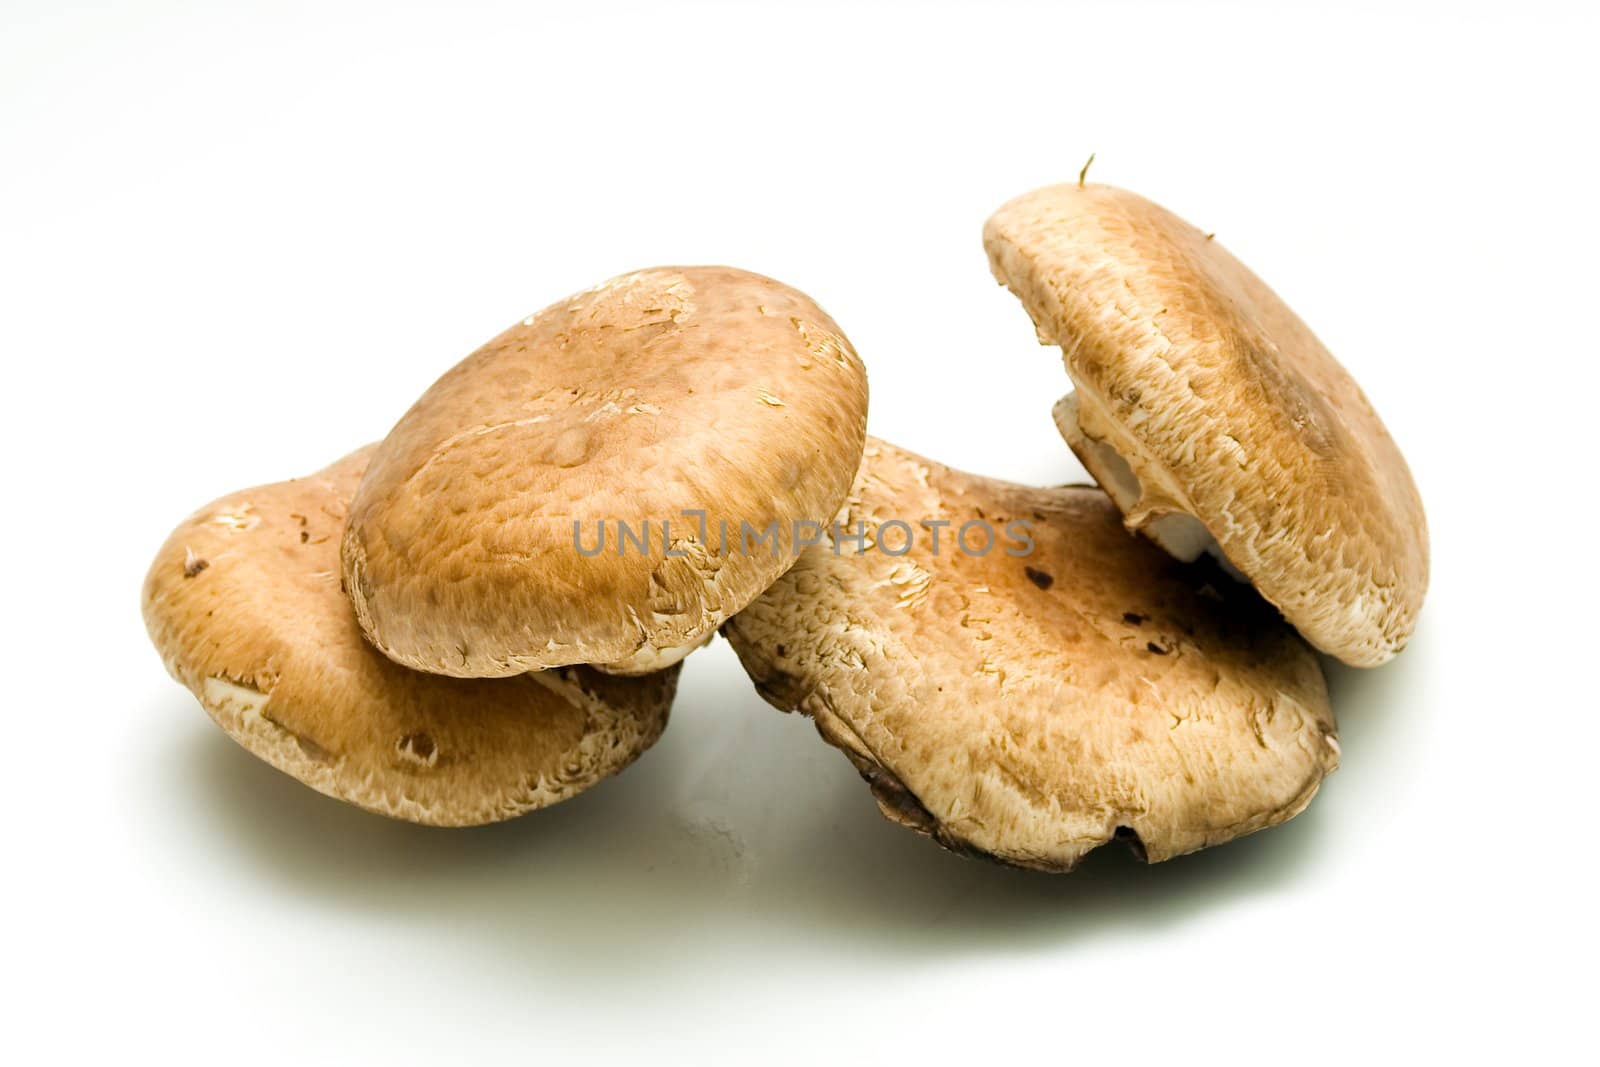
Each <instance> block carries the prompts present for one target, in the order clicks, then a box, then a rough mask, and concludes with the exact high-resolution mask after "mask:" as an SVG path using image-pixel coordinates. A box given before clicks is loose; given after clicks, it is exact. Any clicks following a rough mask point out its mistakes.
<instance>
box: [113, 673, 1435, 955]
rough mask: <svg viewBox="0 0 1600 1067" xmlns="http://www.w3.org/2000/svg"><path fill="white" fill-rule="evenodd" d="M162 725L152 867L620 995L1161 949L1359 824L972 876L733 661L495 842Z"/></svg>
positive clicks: (1365, 684)
mask: <svg viewBox="0 0 1600 1067" xmlns="http://www.w3.org/2000/svg"><path fill="white" fill-rule="evenodd" d="M1410 673H1411V672H1409V671H1406V670H1404V668H1403V666H1402V665H1401V664H1396V665H1394V666H1393V667H1390V668H1386V669H1385V670H1383V671H1378V672H1366V673H1364V674H1362V675H1360V676H1359V677H1354V676H1353V677H1349V678H1346V677H1344V676H1342V675H1340V674H1338V673H1337V672H1335V674H1334V677H1335V686H1334V688H1335V690H1336V695H1337V696H1339V699H1340V700H1341V702H1344V701H1348V702H1350V703H1353V704H1370V705H1374V706H1372V707H1365V708H1360V709H1358V710H1357V712H1356V714H1354V715H1353V716H1352V717H1351V724H1352V725H1353V726H1355V730H1354V737H1351V736H1348V735H1347V738H1346V751H1345V758H1346V763H1347V765H1348V763H1349V761H1350V760H1351V759H1352V758H1353V757H1354V755H1355V754H1356V753H1357V752H1362V751H1371V750H1372V749H1374V748H1381V747H1382V745H1383V738H1382V736H1381V732H1382V729H1383V724H1384V723H1385V722H1386V721H1392V720H1391V719H1390V716H1388V715H1385V714H1383V713H1384V712H1385V711H1387V712H1390V713H1397V712H1404V711H1405V710H1406V709H1404V708H1389V709H1384V708H1381V707H1377V706H1376V705H1380V704H1384V703H1387V702H1388V697H1387V696H1386V695H1385V694H1386V692H1387V691H1388V690H1390V689H1391V688H1393V686H1394V684H1395V682H1397V681H1403V680H1404V679H1405V677H1407V676H1409V674H1410ZM1340 711H1341V714H1343V712H1344V709H1343V708H1342V707H1341V708H1340ZM156 712H157V713H158V715H159V719H160V720H165V721H167V722H186V725H180V726H177V727H175V728H174V731H173V734H174V736H175V737H176V740H175V741H174V742H173V743H172V744H170V745H167V746H165V747H164V748H162V749H161V750H160V751H158V753H157V754H156V757H155V758H157V759H161V760H165V766H162V767H160V768H158V771H159V773H160V774H161V775H163V780H164V781H165V782H166V787H167V790H168V793H167V795H166V796H165V797H164V801H165V802H164V804H163V807H165V808H166V809H167V810H165V811H153V812H146V813H144V815H145V818H143V819H141V820H140V821H141V822H143V823H144V824H145V825H143V826H142V827H137V829H142V830H143V831H145V832H147V833H148V834H149V836H150V837H151V842H150V843H149V846H148V847H151V848H158V849H159V848H163V847H165V848H168V849H174V848H177V847H179V844H178V843H175V840H174V837H175V835H178V834H184V835H190V836H189V837H188V838H187V839H186V840H185V841H183V842H182V843H183V844H186V845H187V846H188V847H189V848H198V849H199V850H200V851H201V852H202V853H203V854H204V855H205V856H207V857H210V858H213V859H214V860H215V861H216V862H219V863H223V864H226V865H227V866H228V867H229V868H230V869H232V868H235V867H237V866H238V865H240V864H244V865H247V867H248V870H249V873H250V876H251V877H252V878H254V879H260V880H262V881H263V882H265V883H266V884H268V885H270V886H271V887H272V892H274V893H277V892H282V893H286V894H294V895H296V896H299V897H309V898H314V899H315V900H316V902H317V903H318V905H319V906H322V907H329V908H335V909H344V910H346V911H347V912H349V913H351V914H365V915H372V916H377V917H382V918H390V917H392V918H394V919H396V920H399V921H400V922H401V923H402V924H403V925H406V926H424V927H439V928H441V929H443V930H446V931H447V932H448V934H449V936H451V937H453V938H456V939H459V940H463V941H468V940H470V941H471V942H474V943H475V944H476V945H477V947H478V948H480V949H481V950H482V951H485V952H496V953H505V954H508V955H509V956H512V957H520V958H522V959H525V960H527V961H528V965H529V966H538V967H549V966H557V967H560V968H562V969H563V972H564V973H566V974H569V975H571V974H574V973H583V972H592V973H594V974H595V975H606V976H608V980H609V981H612V982H615V981H617V980H619V979H618V975H619V974H626V975H630V976H637V977H639V978H640V980H645V979H646V976H649V977H648V980H650V981H656V980H659V978H660V975H661V972H662V971H663V970H669V971H670V970H671V969H673V968H676V967H691V968H692V967H693V966H694V963H695V959H696V957H697V956H699V955H701V954H702V953H703V952H705V951H708V950H709V949H710V947H711V946H712V945H714V944H715V943H717V942H730V941H732V942H739V941H752V940H753V941H755V942H757V943H762V944H766V945H769V946H770V945H771V944H772V943H773V942H775V941H784V942H791V943H793V944H794V945H795V946H798V947H800V948H802V949H803V950H804V951H814V952H820V953H828V952H834V951H839V950H841V949H849V950H851V951H860V950H861V949H862V948H863V947H865V948H869V949H871V950H874V951H877V952H887V953H892V954H895V955H897V956H899V957H904V958H908V959H916V958H922V957H943V956H948V955H949V954H951V953H960V952H963V951H969V950H980V949H981V950H993V949H995V948H997V947H1002V948H1008V949H1011V950H1013V951H1031V950H1049V949H1055V948H1059V947H1060V946H1062V945H1063V944H1070V943H1081V942H1083V941H1085V940H1087V939H1091V938H1099V937H1113V936H1126V935H1128V934H1129V933H1130V932H1131V933H1135V934H1137V933H1140V932H1154V931H1160V930H1161V929H1163V928H1166V927H1169V926H1172V925H1174V924H1179V923H1183V922H1187V921H1190V920H1193V919H1195V918H1196V917H1199V916H1202V915H1204V914H1205V913H1206V912H1207V911H1208V910H1209V909H1213V908H1217V907H1222V906H1236V905H1237V904H1239V902H1241V901H1245V900H1248V899H1249V898H1250V897H1252V896H1254V895H1257V894H1264V893H1271V892H1273V891H1275V890H1277V889H1279V888H1282V887H1285V886H1287V885H1289V884H1292V883H1293V882H1294V881H1295V880H1296V879H1298V878H1303V877H1311V876H1313V872H1314V868H1315V867H1316V866H1317V864H1319V863H1322V862H1326V861H1327V846H1328V844H1329V838H1330V837H1337V836H1340V835H1338V834H1336V833H1335V834H1330V829H1331V828H1332V827H1334V826H1335V825H1336V822H1337V821H1338V820H1340V819H1342V818H1344V815H1345V813H1344V812H1342V811H1341V810H1340V809H1341V807H1343V806H1344V805H1343V804H1342V803H1341V801H1340V794H1343V793H1344V792H1345V791H1344V790H1340V789H1338V788H1337V784H1338V782H1339V779H1340V778H1341V777H1343V772H1342V773H1341V775H1336V776H1335V777H1334V778H1333V779H1331V780H1330V781H1329V783H1328V784H1327V786H1325V790H1324V796H1322V797H1319V798H1318V800H1317V801H1315V802H1314V803H1313V804H1312V805H1311V807H1310V809H1309V810H1308V811H1306V812H1305V813H1304V814H1302V815H1301V816H1300V817H1299V818H1297V819H1295V820H1294V821H1292V822H1290V823H1288V824H1286V825H1284V826H1281V827H1278V828H1276V829H1274V830H1271V831H1268V832H1264V833H1260V834H1256V835H1253V836H1251V837H1248V838H1245V839H1243V840H1240V841H1236V842H1233V843H1231V844H1229V845H1227V846H1225V847H1222V848H1218V849H1213V850H1209V851H1206V852H1201V853H1197V854H1195V855H1191V856H1186V857H1182V858H1180V859H1177V860H1173V861H1170V862H1168V863H1164V864H1158V865H1155V866H1146V865H1144V864H1142V863H1139V862H1138V861H1136V860H1135V859H1134V858H1133V857H1132V856H1131V855H1130V854H1129V853H1128V852H1127V851H1126V850H1124V849H1122V848H1121V847H1120V846H1112V847H1109V848H1106V849H1102V850H1100V851H1099V852H1097V853H1095V854H1094V855H1092V856H1091V857H1090V858H1089V859H1088V861H1086V862H1085V864H1084V865H1083V866H1082V867H1081V868H1080V869H1079V870H1078V871H1077V872H1075V873H1074V874H1072V875H1069V876H1052V875H1044V874H1035V873H1031V872H1026V871H1018V870H1012V869H1009V868H1004V867H1000V866H998V865H994V864H989V863H984V862H980V861H975V860H970V859H965V858H962V857H958V856H955V855H952V854H950V853H947V852H945V851H944V850H942V849H940V848H938V847H937V846H935V845H933V844H932V843H930V842H928V841H927V840H925V839H922V838H920V837H918V836H917V835H915V834H912V833H910V832H909V831H906V830H903V829H901V828H899V827H897V826H894V825H891V824H890V823H888V822H887V821H885V820H884V819H883V818H882V817H881V816H879V814H878V812H877V809H876V807H875V805H874V804H873V802H872V800H871V798H870V796H869V794H868V793H867V790H866V788H865V786H864V785H862V783H861V782H860V781H859V779H857V778H856V776H855V773H854V771H853V770H851V768H850V767H849V765H848V764H847V763H846V761H845V760H844V759H843V758H842V757H841V756H839V755H838V754H837V753H836V752H834V751H833V750H832V749H830V748H828V747H827V746H826V745H824V744H822V743H821V741H820V740H819V739H818V738H817V736H816V734H815V731H814V730H813V729H812V727H811V725H810V723H809V722H807V721H806V720H804V719H803V718H801V717H799V716H786V715H780V714H779V713H778V712H776V711H774V710H773V709H771V708H769V707H768V706H767V705H766V704H764V703H763V702H762V701H761V700H760V699H759V698H758V697H757V696H756V695H755V694H754V692H753V691H752V689H751V687H750V685H749V682H748V681H747V680H746V679H745V678H744V676H743V674H742V672H740V670H739V668H738V665H737V662H736V661H735V660H734V658H733V656H732V654H731V652H730V651H729V650H728V649H727V647H726V645H723V644H722V643H720V642H719V643H718V644H717V645H715V646H713V647H712V648H711V649H708V650H707V651H705V652H702V653H698V654H696V656H695V657H694V658H693V659H692V660H691V661H690V662H689V664H688V665H687V666H686V668H685V672H684V676H683V684H682V687H681V690H680V695H679V698H678V705H677V708H676V709H675V711H674V722H673V724H672V725H671V727H670V728H669V729H668V731H667V734H666V736H665V737H664V738H663V740H662V741H661V743H660V744H658V745H657V747H656V748H655V749H654V750H653V751H651V752H649V753H646V754H645V756H644V757H643V758H642V759H641V760H640V761H639V762H638V763H637V764H635V765H634V766H633V767H632V768H630V769H628V770H627V771H625V772H624V773H623V774H622V775H620V776H619V777H617V778H616V779H613V780H611V781H608V782H605V783H602V784H601V785H600V786H598V787H596V788H595V789H593V790H591V791H589V792H587V793H585V794H583V795H581V796H579V797H577V798H575V799H573V800H571V801H568V802H566V803H563V804H560V805H557V806H556V807H554V808H551V809H548V810H546V811H542V812H535V813H533V814H531V815H529V816H526V817H524V818H521V819H517V820H514V821H512V822H509V823H505V824H501V825H498V826H492V827H484V828H480V829H473V830H434V829H428V828H424V827H416V826H410V825H407V824H404V823H399V822H393V821H390V820H387V819H383V818H380V817H377V816H373V815H368V814H366V813H363V812H361V811H358V810H356V809H354V808H351V807H349V806H347V805H344V804H340V803H338V802H336V801H332V800H329V799H327V798H325V797H322V796H320V795H319V794H316V793H314V792H312V791H311V790H309V789H306V788H305V787H303V786H301V785H299V784H298V783H296V782H294V781H293V780H291V779H289V778H288V777H286V776H285V775H282V774H280V773H278V772H277V771H275V770H273V769H272V768H270V767H268V766H266V765H265V764H263V763H261V762H259V761H257V760H256V759H254V758H253V757H251V756H250V755H249V754H247V753H246V752H244V751H243V750H242V749H240V748H238V747H237V746H236V745H234V744H233V742H231V741H229V740H228V739H227V738H226V737H224V736H223V735H222V734H221V733H220V732H219V731H217V730H216V729H215V728H214V727H212V726H211V725H210V724H209V723H208V722H207V721H206V720H205V717H204V715H203V714H202V713H201V712H200V711H199V709H198V708H196V707H195V706H194V704H193V702H192V701H191V700H189V699H188V698H187V696H186V695H184V694H178V693H174V694H173V695H172V696H171V697H170V698H168V699H166V700H163V701H162V704H161V707H160V708H159V709H156ZM1348 729H1349V727H1347V730H1348ZM1369 730H1370V731H1371V734H1370V735H1369ZM146 770H147V771H148V767H147V768H146ZM175 813H178V815H179V816H180V817H177V818H175ZM175 824H176V825H175Z"/></svg>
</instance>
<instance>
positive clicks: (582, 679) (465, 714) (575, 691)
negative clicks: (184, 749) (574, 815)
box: [143, 447, 677, 826]
mask: <svg viewBox="0 0 1600 1067" xmlns="http://www.w3.org/2000/svg"><path fill="white" fill-rule="evenodd" d="M371 452H372V449H371V448H370V447H369V448H367V449H363V450H362V451H360V452H356V453H354V454H352V455H350V456H347V457H345V458H344V459H342V460H340V461H339V462H337V463H335V464H334V465H333V466H331V467H328V468H327V469H326V470H324V471H322V472H320V473H318V474H314V475H312V476H310V477H308V478H303V479H298V480H295V481H289V482H281V483H278V484H276V485H265V486H261V487H259V488H256V489H250V490H246V491H244V492H241V493H235V494H233V495H231V496H227V497H224V498H222V499H221V500H218V501H216V502H215V503H213V504H210V505H208V506H207V507H204V508H202V509H200V510H199V511H198V512H196V513H195V514H194V515H192V516H190V517H189V518H188V519H187V520H185V521H184V522H183V524H182V525H180V526H179V527H178V528H177V529H176V530H175V531H173V533H172V536H171V537H170V538H169V539H168V540H167V542H166V544H165V545H164V546H163V547H162V549H161V551H160V552H159V553H158V554H157V555H156V558H155V562H154V563H153V564H152V565H151V567H150V572H149V574H148V576H147V577H146V578H145V583H144V597H143V604H144V618H145V625H146V627H147V628H148V629H149V632H150V638H151V640H152V641H154V643H155V646H156V648H157V649H158V650H159V651H160V653H161V656H162V658H163V659H164V660H165V661H166V664H167V670H168V671H169V672H170V673H171V674H172V676H173V677H174V678H176V679H177V680H178V681H179V682H181V683H182V684H183V685H185V686H186V687H188V689H189V690H190V691H191V692H193V693H194V695H195V696H196V697H198V698H199V700H200V703H201V705H202V706H203V707H204V708H205V709H206V711H207V713H209V714H210V716H211V717H212V718H213V719H215V720H216V722H217V724H218V725H219V726H221V727H222V728H223V730H225V731H227V733H228V734H229V735H230V736H231V737H232V738H233V739H234V740H235V741H237V742H239V744H241V745H243V746H244V747H245V748H246V749H248V750H249V751H251V752H252V753H254V754H255V755H257V756H259V757H260V758H261V759H263V760H265V761H266V762H268V763H270V764H272V765H273V766H274V767H276V768H278V769H279V770H281V771H283V772H285V773H286V774H289V775H291V776H292V777H294V778H298V779H299V780H300V781H302V782H304V783H305V784H307V785H309V786H311V787H312V788H313V789H316V790H318V791H319V792H322V793H326V794H327V795H329V796H332V797H337V798H338V799H340V800H344V801H348V802H349V803H352V804H355V805H358V806H360V807H362V808H366V809H368V810H369V811H375V812H379V813H381V814H384V815H390V816H393V817H395V818H398V819H405V820H408V821H411V822H418V823H427V824H430V825H435V826H467V825H474V824H478V823H487V822H495V821H497V820H500V819H508V818H511V817H512V816H514V815H520V814H522V813H523V812H526V811H531V810H533V809H534V808H542V807H548V806H549V805H551V804H554V803H556V802H557V801H559V800H564V799H566V798H567V797H570V796H573V795H574V794H577V793H579V792H582V791H583V790H584V789H587V788H588V787H589V786H591V785H593V784H594V783H595V782H597V781H599V780H600V779H602V778H604V777H606V776H607V775H610V774H615V773H616V772H617V771H619V770H621V769H622V768H623V767H626V766H627V765H628V764H629V763H631V762H633V760H634V759H635V758H636V757H637V756H638V755H639V754H640V753H641V752H643V751H644V750H645V749H647V748H649V747H650V746H651V744H653V743H654V742H655V740H656V738H657V737H659V736H660V735H661V731H662V729H663V728H664V727H665V726H666V721H667V712H668V709H669V708H670V707H671V704H672V696H673V691H674V689H675V688H676V686H677V669H676V668H671V669H668V670H665V671H662V672H661V673H659V674H653V675H649V676H647V677H641V678H613V677H609V676H607V675H603V674H599V673H597V672H595V671H592V670H590V669H588V668H584V667H574V668H568V669H565V670H560V671H550V672H546V673H544V674H530V675H526V676H521V677H517V678H505V679H479V680H463V679H457V678H444V677H440V676H438V675H429V674H420V673H418V672H415V671H409V670H407V669H405V668H404V667H401V666H400V665H398V664H396V663H394V662H392V661H390V660H389V659H387V658H385V657H384V656H382V655H381V654H379V653H378V652H377V651H376V650H375V649H373V648H372V647H371V646H369V645H368V644H367V643H366V642H365V641H364V640H363V639H362V637H361V629H360V627H358V626H357V625H356V621H355V616H354V614H353V613H352V612H351V610H350V602H349V600H348V599H347V598H346V597H345V595H344V593H343V592H342V591H341V590H340V583H339V536H340V533H341V532H342V531H343V529H344V521H345V513H346V511H347V510H348V507H349V502H350V497H351V496H352V494H354V493H355V490H356V485H357V483H358V482H359V481H360V480H361V475H362V472H363V471H365V469H366V466H367V460H368V457H369V456H370V455H371Z"/></svg>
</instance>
